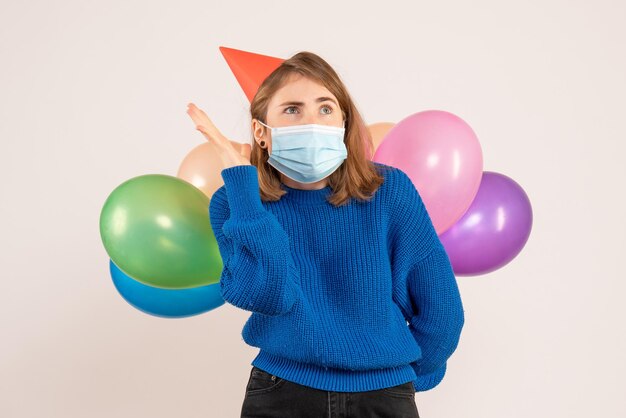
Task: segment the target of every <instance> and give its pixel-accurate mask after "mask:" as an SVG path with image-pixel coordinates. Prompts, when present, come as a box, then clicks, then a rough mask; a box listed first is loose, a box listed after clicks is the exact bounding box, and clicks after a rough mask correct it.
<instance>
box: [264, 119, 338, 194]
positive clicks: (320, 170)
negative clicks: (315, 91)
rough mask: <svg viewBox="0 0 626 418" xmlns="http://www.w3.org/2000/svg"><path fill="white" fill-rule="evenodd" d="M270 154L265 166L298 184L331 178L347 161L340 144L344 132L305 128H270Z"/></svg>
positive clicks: (333, 129)
mask: <svg viewBox="0 0 626 418" xmlns="http://www.w3.org/2000/svg"><path fill="white" fill-rule="evenodd" d="M259 123H260V124H261V125H263V126H266V127H268V128H270V129H271V130H272V152H271V154H270V155H269V160H268V163H269V164H270V165H272V166H273V167H274V168H276V169H277V170H278V171H280V172H281V173H283V174H284V175H286V176H287V177H289V178H291V179H293V180H295V181H298V182H300V183H314V182H316V181H319V180H322V179H323V178H325V177H326V176H329V175H330V174H332V173H333V172H334V171H335V170H337V168H339V166H340V165H341V163H343V161H344V160H345V159H346V158H348V150H347V148H346V144H345V143H344V142H343V140H344V136H345V132H346V128H345V122H344V126H343V127H341V128H338V127H336V126H328V125H318V124H315V123H311V124H308V125H293V126H280V127H278V128H272V127H271V126H267V125H266V124H264V123H263V122H261V121H259Z"/></svg>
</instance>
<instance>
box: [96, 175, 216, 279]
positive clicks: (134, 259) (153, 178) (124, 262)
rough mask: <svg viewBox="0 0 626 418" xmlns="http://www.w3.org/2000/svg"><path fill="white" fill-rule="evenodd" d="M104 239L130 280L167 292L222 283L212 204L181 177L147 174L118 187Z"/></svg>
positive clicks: (105, 218) (105, 215) (103, 225)
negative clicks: (212, 218)
mask: <svg viewBox="0 0 626 418" xmlns="http://www.w3.org/2000/svg"><path fill="white" fill-rule="evenodd" d="M100 236H101V238H102V242H103V244H104V248H105V249H106V251H107V253H108V254H109V256H110V257H111V260H113V262H114V263H115V264H116V265H117V266H118V267H119V268H120V269H121V270H122V271H123V272H124V273H126V274H127V275H128V276H130V277H132V278H133V279H135V280H137V281H139V282H142V283H144V284H147V285H150V286H155V287H160V288H164V289H185V288H192V287H197V286H204V285H208V284H214V283H217V282H219V279H220V274H221V272H222V268H223V264H222V258H221V256H220V253H219V248H218V246H217V241H216V239H215V235H214V234H213V228H211V222H210V219H209V198H208V197H207V196H206V195H205V194H204V193H203V192H202V191H200V190H199V189H198V188H196V187H195V186H194V185H192V184H190V183H188V182H186V181H185V180H183V179H180V178H178V177H172V176H168V175H163V174H147V175H143V176H139V177H134V178H132V179H130V180H127V181H126V182H124V183H122V184H121V185H119V186H118V187H117V188H116V189H115V190H113V192H112V193H111V194H110V195H109V197H108V198H107V200H106V202H105V203H104V207H103V208H102V212H101V213H100Z"/></svg>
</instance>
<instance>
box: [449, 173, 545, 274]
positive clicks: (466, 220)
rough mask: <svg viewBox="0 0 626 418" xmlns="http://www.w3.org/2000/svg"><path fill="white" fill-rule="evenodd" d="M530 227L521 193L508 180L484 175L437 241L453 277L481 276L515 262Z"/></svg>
mask: <svg viewBox="0 0 626 418" xmlns="http://www.w3.org/2000/svg"><path fill="white" fill-rule="evenodd" d="M532 223H533V212H532V207H531V205H530V200H529V199H528V196H527V195H526V193H525V192H524V189H522V187H521V186H520V185H519V184H517V183H516V182H515V181H514V180H513V179H511V178H510V177H507V176H505V175H503V174H499V173H495V172H489V171H484V172H483V175H482V179H481V182H480V187H479V188H478V192H477V193H476V197H475V198H474V200H473V201H472V203H471V205H470V207H469V208H468V209H467V211H466V212H465V214H464V215H463V216H462V217H461V218H460V219H459V220H458V221H457V222H456V223H455V224H454V225H452V227H450V228H449V229H447V230H446V231H444V232H443V233H442V234H441V236H440V237H439V238H440V239H441V242H442V243H443V246H444V247H445V249H446V252H447V253H448V257H449V258H450V262H451V264H452V268H453V269H454V273H455V274H457V275H459V276H473V275H480V274H486V273H489V272H492V271H494V270H497V269H499V268H500V267H502V266H504V265H505V264H507V263H509V262H510V261H511V260H512V259H514V258H515V257H516V256H517V254H519V252H520V251H521V250H522V248H524V245H525V244H526V241H528V237H529V236H530V230H531V228H532Z"/></svg>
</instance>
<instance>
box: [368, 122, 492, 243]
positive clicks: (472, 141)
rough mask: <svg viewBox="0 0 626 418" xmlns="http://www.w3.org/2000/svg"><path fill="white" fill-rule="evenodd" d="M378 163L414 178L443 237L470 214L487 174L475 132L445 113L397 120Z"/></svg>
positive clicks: (378, 152)
mask: <svg viewBox="0 0 626 418" xmlns="http://www.w3.org/2000/svg"><path fill="white" fill-rule="evenodd" d="M373 160H374V161H376V162H380V163H383V164H387V165H391V166H394V167H397V168H399V169H401V170H402V171H404V172H405V173H406V174H407V175H408V176H409V177H410V178H411V180H412V181H413V184H414V185H415V187H416V189H417V190H418V191H419V193H420V196H421V197H422V200H423V201H424V205H425V206H426V209H427V210H428V214H429V215H430V217H431V219H432V221H433V225H434V226H435V230H436V231H437V233H438V234H441V233H443V232H444V231H445V230H446V229H448V228H450V227H451V226H452V225H453V224H454V223H455V222H456V221H457V220H458V219H459V218H460V217H461V216H462V215H463V213H465V211H466V210H467V208H468V207H469V205H470V204H471V203H472V200H473V199H474V196H476V192H477V191H478V186H479V185H480V179H481V176H482V171H483V155H482V150H481V148H480V143H479V142H478V138H477V137H476V135H475V134H474V131H473V130H472V128H470V126H469V125H468V124H467V123H465V122H464V121H463V120H462V119H461V118H459V117H458V116H455V115H453V114H452V113H449V112H445V111H440V110H427V111H424V112H418V113H415V114H413V115H410V116H408V117H406V118H404V119H403V120H401V121H400V122H398V123H397V124H396V125H395V126H394V127H393V128H391V130H390V131H389V133H388V134H387V135H386V137H385V140H384V141H383V142H382V143H381V144H380V146H379V147H378V149H377V150H376V153H375V154H374V159H373Z"/></svg>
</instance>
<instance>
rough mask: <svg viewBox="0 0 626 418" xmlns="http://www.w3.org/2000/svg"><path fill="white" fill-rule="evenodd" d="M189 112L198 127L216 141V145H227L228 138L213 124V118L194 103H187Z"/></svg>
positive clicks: (209, 139)
mask: <svg viewBox="0 0 626 418" xmlns="http://www.w3.org/2000/svg"><path fill="white" fill-rule="evenodd" d="M187 114H188V115H189V116H190V117H191V119H192V120H193V122H194V123H195V124H196V129H198V130H199V131H200V132H202V134H203V135H204V136H205V137H206V138H207V140H208V141H212V142H215V143H216V145H220V146H227V145H228V144H227V141H228V140H227V138H226V137H225V136H224V135H222V133H221V132H220V131H219V129H217V127H216V126H215V125H214V124H213V122H212V121H211V119H209V117H208V116H207V114H206V113H204V112H203V111H202V110H201V109H200V108H199V107H197V106H196V105H195V104H193V103H189V104H188V105H187Z"/></svg>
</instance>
